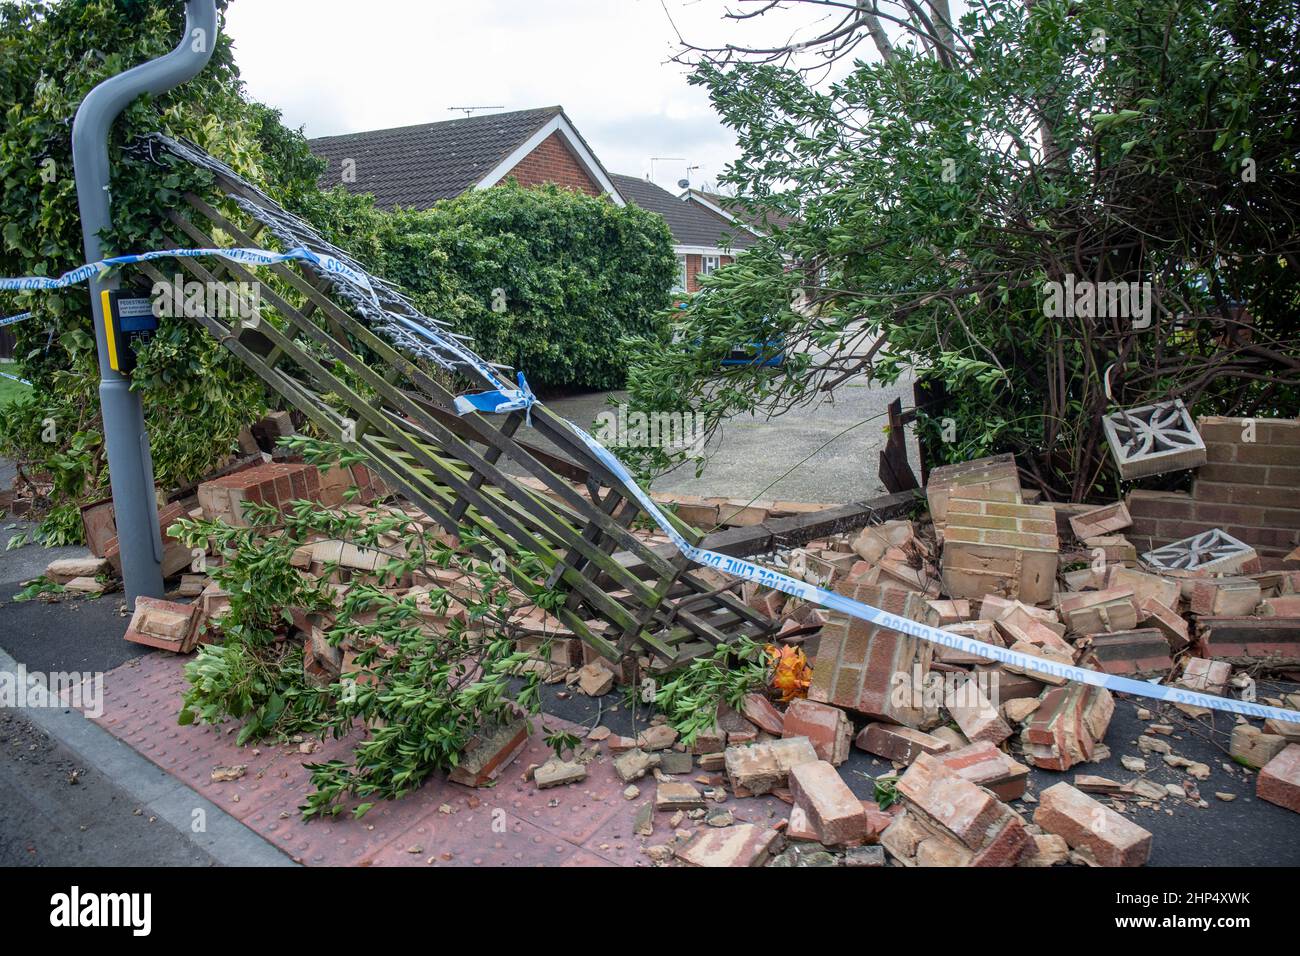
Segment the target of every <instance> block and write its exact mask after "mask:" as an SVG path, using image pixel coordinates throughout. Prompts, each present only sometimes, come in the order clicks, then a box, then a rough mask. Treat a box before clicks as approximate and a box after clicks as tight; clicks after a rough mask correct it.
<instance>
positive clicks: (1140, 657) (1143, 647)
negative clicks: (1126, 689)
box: [1087, 628, 1174, 676]
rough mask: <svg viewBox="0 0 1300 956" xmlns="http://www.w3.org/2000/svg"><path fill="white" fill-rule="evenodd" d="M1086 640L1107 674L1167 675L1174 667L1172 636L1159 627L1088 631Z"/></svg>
mask: <svg viewBox="0 0 1300 956" xmlns="http://www.w3.org/2000/svg"><path fill="white" fill-rule="evenodd" d="M1087 640H1088V641H1089V643H1090V647H1091V649H1092V651H1093V653H1094V654H1096V655H1097V660H1098V661H1099V662H1100V664H1101V669H1102V670H1103V671H1105V672H1106V673H1107V674H1124V675H1133V674H1144V675H1150V676H1154V675H1156V674H1166V673H1168V672H1169V670H1170V669H1171V668H1172V667H1173V666H1174V662H1173V660H1172V659H1171V658H1170V656H1169V639H1168V638H1167V637H1166V636H1165V634H1164V632H1162V631H1160V630H1157V629H1156V628H1139V629H1136V630H1131V631H1117V632H1115V633H1114V634H1089V635H1088V636H1087Z"/></svg>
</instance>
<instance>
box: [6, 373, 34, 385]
mask: <svg viewBox="0 0 1300 956" xmlns="http://www.w3.org/2000/svg"><path fill="white" fill-rule="evenodd" d="M0 378H7V379H9V381H11V382H18V383H19V384H22V385H31V384H32V383H31V382H29V381H27V379H25V378H19V377H18V376H17V375H10V374H9V373H8V372H0Z"/></svg>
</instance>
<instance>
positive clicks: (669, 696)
mask: <svg viewBox="0 0 1300 956" xmlns="http://www.w3.org/2000/svg"><path fill="white" fill-rule="evenodd" d="M770 678H771V667H770V666H769V662H768V655H767V653H766V652H765V651H764V649H763V645H762V644H757V643H755V642H754V641H751V640H749V639H748V638H740V639H739V640H737V641H735V642H733V643H731V644H720V645H718V647H717V649H716V650H715V651H714V652H713V654H712V655H711V656H709V657H698V658H696V659H695V660H693V661H691V663H690V664H688V665H686V667H684V668H682V669H681V670H679V671H676V672H675V673H674V674H673V675H671V677H670V678H669V679H667V680H664V681H663V682H662V683H660V684H659V685H658V687H657V688H656V690H655V698H654V702H655V706H656V707H657V708H659V710H660V711H662V712H663V713H664V714H665V715H666V716H667V717H668V721H669V723H671V724H672V725H673V727H674V729H676V730H677V732H678V733H680V734H681V735H682V742H683V743H684V744H686V745H687V746H689V745H690V744H691V743H693V742H694V740H695V737H696V735H697V734H699V732H700V731H701V730H707V729H709V728H710V727H713V726H714V725H715V724H717V721H718V707H719V706H720V705H722V704H724V703H725V704H727V705H728V706H730V707H732V708H735V709H739V708H740V704H741V701H743V700H744V698H745V695H746V694H748V693H750V692H751V691H762V690H763V689H764V688H766V687H767V684H768V681H769V679H770Z"/></svg>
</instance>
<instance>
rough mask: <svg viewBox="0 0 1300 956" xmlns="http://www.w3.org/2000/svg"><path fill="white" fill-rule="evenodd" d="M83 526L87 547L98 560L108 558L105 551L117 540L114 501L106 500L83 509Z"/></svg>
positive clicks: (84, 506) (85, 506)
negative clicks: (110, 543)
mask: <svg viewBox="0 0 1300 956" xmlns="http://www.w3.org/2000/svg"><path fill="white" fill-rule="evenodd" d="M81 525H82V527H83V528H84V529H85V532H86V547H88V548H90V553H91V554H93V555H94V556H95V557H97V558H103V557H107V554H106V553H105V549H106V548H107V547H108V544H109V542H111V541H114V540H116V539H117V522H116V520H115V519H114V517H113V501H112V499H111V498H105V499H104V500H103V501H96V502H93V503H92V504H88V505H83V506H82V508H81Z"/></svg>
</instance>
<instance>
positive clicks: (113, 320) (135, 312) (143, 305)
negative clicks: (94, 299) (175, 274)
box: [101, 289, 158, 375]
mask: <svg viewBox="0 0 1300 956" xmlns="http://www.w3.org/2000/svg"><path fill="white" fill-rule="evenodd" d="M101 302H102V304H103V307H104V309H103V311H104V336H105V339H106V340H107V342H108V364H109V365H111V366H112V367H113V369H114V370H115V371H118V372H121V373H122V374H123V375H129V374H130V373H131V371H132V370H133V369H134V368H135V347H136V345H137V343H139V342H143V341H147V340H148V339H149V338H150V337H151V336H152V335H153V334H154V332H156V331H157V329H158V316H156V315H154V311H153V299H152V298H150V297H149V296H148V295H142V294H141V293H139V292H132V291H128V290H120V291H116V292H114V291H110V290H108V289H105V290H104V291H103V293H102V299H101Z"/></svg>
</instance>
